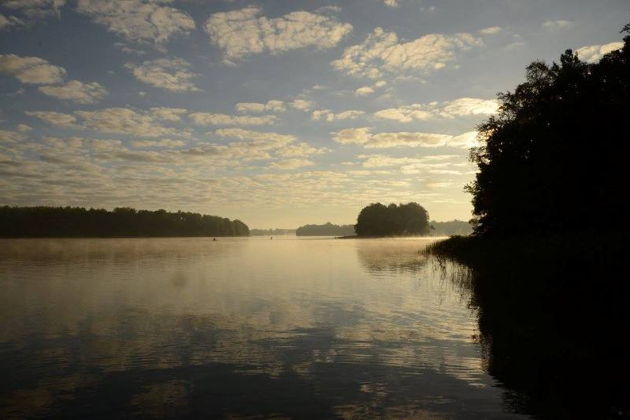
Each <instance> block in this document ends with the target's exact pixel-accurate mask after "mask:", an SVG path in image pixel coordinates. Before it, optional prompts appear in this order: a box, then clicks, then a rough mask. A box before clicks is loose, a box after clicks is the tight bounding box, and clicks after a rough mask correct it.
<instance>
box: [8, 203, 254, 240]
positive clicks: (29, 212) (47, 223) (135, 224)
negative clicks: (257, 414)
mask: <svg viewBox="0 0 630 420" xmlns="http://www.w3.org/2000/svg"><path fill="white" fill-rule="evenodd" d="M248 235H249V228H248V227H247V225H246V224H245V223H243V222H241V221H240V220H233V221H231V220H230V219H226V218H222V217H218V216H206V215H201V214H198V213H187V212H181V211H179V212H177V213H170V212H167V211H165V210H157V211H148V210H135V209H132V208H127V207H124V208H116V209H114V211H107V210H104V209H89V210H87V209H84V208H81V207H9V206H4V207H0V237H5V238H7V237H11V238H17V237H23V238H34V237H111V236H115V237H117V236H134V237H136V236H137V237H140V236H248Z"/></svg>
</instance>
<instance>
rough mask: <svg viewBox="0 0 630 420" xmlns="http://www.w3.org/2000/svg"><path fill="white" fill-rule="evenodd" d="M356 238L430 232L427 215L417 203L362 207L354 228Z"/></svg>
mask: <svg viewBox="0 0 630 420" xmlns="http://www.w3.org/2000/svg"><path fill="white" fill-rule="evenodd" d="M354 228H355V232H356V234H357V236H362V237H379V236H414V235H427V234H428V233H429V231H430V226H429V213H428V212H427V211H426V210H425V209H424V207H422V206H421V205H420V204H418V203H413V202H412V203H407V204H400V205H396V204H393V203H392V204H390V205H388V206H385V205H383V204H381V203H373V204H370V205H369V206H367V207H364V208H363V209H362V210H361V212H360V213H359V216H358V217H357V224H356V225H355V226H354Z"/></svg>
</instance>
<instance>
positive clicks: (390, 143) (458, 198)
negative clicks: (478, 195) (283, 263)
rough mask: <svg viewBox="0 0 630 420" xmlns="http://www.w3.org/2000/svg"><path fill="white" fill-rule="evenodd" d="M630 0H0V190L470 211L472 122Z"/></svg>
mask: <svg viewBox="0 0 630 420" xmlns="http://www.w3.org/2000/svg"><path fill="white" fill-rule="evenodd" d="M628 22H630V1H629V0H599V1H585V0H466V1H463V0H458V1H455V0H337V1H334V0H308V1H303V0H284V1H281V0H277V1H275V0H269V1H267V0H266V1H245V0H108V1H103V0H0V205H21V206H30V205H55V206H59V205H63V206H66V205H70V206H82V207H95V208H107V209H113V208H115V207H135V208H138V209H151V210H156V209H160V208H162V209H166V210H171V211H175V210H185V211H194V212H200V213H204V214H212V215H219V216H223V217H229V218H231V219H233V218H238V219H240V220H242V221H244V222H245V223H247V224H248V225H249V226H250V228H274V227H276V228H295V227H297V226H299V225H303V224H307V223H324V222H327V221H330V222H333V223H342V224H346V223H354V222H355V221H356V216H357V214H358V212H359V211H360V210H361V208H362V207H364V206H366V205H368V204H370V203H373V202H382V203H391V202H394V203H401V202H409V201H415V202H418V203H420V204H421V205H422V206H423V207H425V208H426V209H427V210H428V212H429V215H430V218H431V219H432V220H439V221H443V220H451V219H460V220H468V219H470V218H471V216H472V215H471V209H472V206H471V204H470V199H471V197H470V195H469V194H467V193H466V192H464V186H465V185H466V184H468V183H470V182H471V181H472V180H473V179H474V174H475V166H474V165H473V164H472V163H471V162H469V160H468V156H469V148H470V147H474V146H475V145H477V144H478V141H477V139H476V131H475V128H476V126H477V125H478V124H479V123H480V122H482V121H484V120H485V119H487V118H488V117H490V116H491V115H493V114H494V113H496V112H497V109H498V102H497V100H496V95H497V93H498V92H505V91H508V90H511V89H513V88H514V87H515V86H516V85H517V84H518V83H520V82H522V81H523V78H524V73H525V67H526V66H527V65H528V64H529V63H531V62H532V61H534V60H543V61H546V62H548V63H550V62H552V61H553V60H557V59H558V57H559V56H560V54H561V53H562V52H564V50H566V49H568V48H571V49H573V50H574V51H577V53H578V55H579V56H580V58H581V59H583V60H585V61H589V62H593V61H597V60H598V59H599V58H600V57H601V56H602V55H603V54H605V53H606V52H608V51H611V50H614V49H617V48H620V47H621V45H622V44H621V42H620V41H621V37H622V36H621V35H620V33H619V31H620V30H621V28H622V27H623V26H624V24H626V23H628Z"/></svg>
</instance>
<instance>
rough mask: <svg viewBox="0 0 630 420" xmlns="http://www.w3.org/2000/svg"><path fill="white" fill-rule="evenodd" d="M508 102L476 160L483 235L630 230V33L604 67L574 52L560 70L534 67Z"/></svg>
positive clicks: (487, 129)
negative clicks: (629, 163) (629, 172)
mask: <svg viewBox="0 0 630 420" xmlns="http://www.w3.org/2000/svg"><path fill="white" fill-rule="evenodd" d="M624 32H630V25H626V27H625V28H624ZM499 99H500V100H501V107H500V112H499V114H498V115H496V116H494V117H492V118H490V119H489V120H487V121H486V122H485V123H483V124H482V125H481V126H480V127H479V133H480V140H481V141H482V144H483V145H482V146H481V147H479V148H476V149H473V150H472V153H471V157H472V160H473V162H475V163H476V164H477V166H478V173H477V175H476V179H475V181H474V182H473V183H472V184H471V185H469V186H468V191H469V192H470V193H472V195H473V206H474V214H475V215H476V226H475V234H476V235H477V236H479V237H485V238H490V237H515V236H523V235H546V234H561V235H565V234H571V233H578V232H592V233H602V232H606V231H608V232H619V231H625V232H628V231H629V228H630V226H629V221H630V218H628V214H629V212H630V204H629V203H630V201H628V200H627V197H626V193H627V190H628V183H627V179H628V175H627V169H626V165H627V160H628V151H629V148H630V142H629V133H630V119H629V118H628V110H629V108H628V106H629V104H630V36H626V37H625V38H624V46H623V48H622V49H620V50H617V51H613V52H610V53H609V54H607V55H605V56H604V57H603V58H602V59H601V60H600V61H599V62H597V63H592V64H589V63H585V62H583V61H581V60H580V59H579V57H578V56H577V54H575V53H573V52H572V51H571V50H567V51H566V52H565V53H564V54H563V55H562V56H561V57H560V62H559V63H553V64H552V65H547V64H545V63H543V62H540V61H536V62H533V63H532V64H530V65H529V66H528V67H527V72H526V81H525V82H524V83H521V84H520V85H518V86H517V87H516V89H514V91H513V92H507V93H502V94H500V95H499ZM602 218H605V219H606V223H601V219H602Z"/></svg>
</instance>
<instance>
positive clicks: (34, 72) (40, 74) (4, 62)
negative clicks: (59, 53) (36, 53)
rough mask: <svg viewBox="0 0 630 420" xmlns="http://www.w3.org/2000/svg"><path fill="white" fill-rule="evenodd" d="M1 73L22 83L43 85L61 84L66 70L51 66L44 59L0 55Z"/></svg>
mask: <svg viewBox="0 0 630 420" xmlns="http://www.w3.org/2000/svg"><path fill="white" fill-rule="evenodd" d="M0 73H3V74H7V75H10V76H13V77H15V78H16V79H18V80H19V81H20V82H22V83H31V84H40V85H41V84H54V83H61V82H62V81H63V77H64V76H65V74H66V70H65V69H64V68H63V67H59V66H55V65H53V64H50V63H49V62H48V61H46V60H44V59H43V58H39V57H20V56H18V55H15V54H2V55H0Z"/></svg>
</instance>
